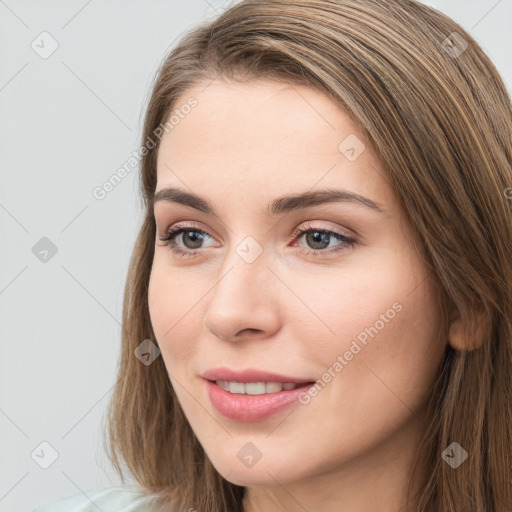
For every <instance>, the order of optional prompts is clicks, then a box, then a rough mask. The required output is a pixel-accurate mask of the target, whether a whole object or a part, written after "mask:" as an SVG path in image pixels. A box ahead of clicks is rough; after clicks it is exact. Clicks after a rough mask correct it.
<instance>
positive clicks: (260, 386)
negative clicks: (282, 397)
mask: <svg viewBox="0 0 512 512" xmlns="http://www.w3.org/2000/svg"><path fill="white" fill-rule="evenodd" d="M215 384H217V385H218V386H220V387H221V388H222V389H224V390H226V391H229V392H230V393H234V394H237V395H265V394H267V393H278V392H279V391H283V390H284V391H289V390H291V389H295V388H296V387H297V384H294V383H293V382H284V383H282V382H246V383H244V382H230V381H227V380H216V381H215Z"/></svg>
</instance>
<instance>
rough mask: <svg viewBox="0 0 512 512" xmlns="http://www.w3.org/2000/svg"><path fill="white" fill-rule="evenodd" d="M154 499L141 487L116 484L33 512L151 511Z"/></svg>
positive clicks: (67, 498) (54, 502) (40, 507)
mask: <svg viewBox="0 0 512 512" xmlns="http://www.w3.org/2000/svg"><path fill="white" fill-rule="evenodd" d="M153 500H154V495H150V494H146V493H145V492H144V491H143V489H142V488H140V487H136V486H116V487H108V488H104V489H95V490H91V491H84V492H83V493H78V494H73V495H71V496H66V497H63V498H61V499H58V500H56V501H52V502H50V503H46V504H44V505H40V506H39V507H37V508H35V509H33V510H32V511H31V512H98V510H101V511H102V512H120V511H122V512H151V508H150V506H151V502H152V501H153Z"/></svg>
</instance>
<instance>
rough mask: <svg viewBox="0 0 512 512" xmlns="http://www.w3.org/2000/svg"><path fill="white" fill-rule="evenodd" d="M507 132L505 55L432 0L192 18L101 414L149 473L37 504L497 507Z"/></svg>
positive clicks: (282, 2) (152, 152)
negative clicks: (501, 59) (488, 48)
mask: <svg viewBox="0 0 512 512" xmlns="http://www.w3.org/2000/svg"><path fill="white" fill-rule="evenodd" d="M511 148H512V106H511V101H510V97H509V96H508V93H507V90H506V87H505V85H504V83H503V81H502V79H501V77H500V76H499V74H498V72H497V70H496V69H495V67H494V65H493V64H492V63H491V61H490V60H489V58H488V57H487V56H486V55H485V53H484V52H483V51H482V49H481V48H480V47H479V46H478V44H477V43H476V42H475V41H474V39H472V38H471V36H470V35H469V34H468V33H466V32H465V31H464V30H463V29H462V28H461V27H460V26H459V25H457V24H456V23H454V22H453V21H452V20H450V19H449V18H447V17H446V16H444V15H442V14H440V13H439V12H437V11H436V10H434V9H431V8H429V7H426V6H424V5H422V4H421V3H417V2H415V1H411V0H391V1H386V2H383V1H381V0H365V1H363V0H336V1H335V0H332V1H331V0H294V1H288V0H269V1H267V0H263V1H262V0H245V1H242V2H241V3H239V4H237V5H235V6H234V7H232V8H231V9H229V10H228V11H226V12H225V13H224V14H222V15H221V16H219V17H218V18H217V19H216V20H214V21H212V22H208V23H205V24H203V25H202V26H200V27H198V28H196V29H195V30H193V31H192V32H190V33H189V34H188V35H186V36H185V37H184V38H183V39H182V40H181V41H180V43H179V44H178V45H177V46H176V48H175V49H174V50H173V51H172V52H171V53H170V55H169V56H168V57H167V58H166V60H165V61H164V63H163V65H162V67H161V69H160V71H159V73H158V76H157V78H156V82H155V84H154V87H153V91H152V95H151V98H150V101H149V105H148V109H147V113H146V119H145V125H144V134H143V145H142V148H141V155H142V157H143V160H142V169H141V171H142V172H141V179H142V180H141V185H142V193H143V198H144V202H145V206H146V218H145V220H144V222H143V225H142V226H141V229H140V232H139V236H138V239H137V241H136V244H135V247H134V251H133V254H132V259H131V266H130V271H129V275H128V279H127V287H126V292H125V303H124V316H123V327H124V329H123V339H122V357H121V362H120V369H119V375H118V380H117V385H116V388H115V393H114V396H113V399H112V402H111V409H110V414H109V430H108V434H109V440H110V448H111V451H110V454H111V458H112V461H113V463H114V465H115V466H116V467H117V469H118V470H119V472H120V473H121V472H122V465H126V468H127V470H128V473H129V474H131V475H133V476H134V477H135V479H136V481H137V483H138V484H139V485H137V486H129V487H125V488H124V487H116V488H111V489H107V490H99V491H97V493H96V494H94V495H89V498H85V497H81V498H80V497H72V498H67V500H61V501H60V502H57V503H55V504H49V505H46V506H45V507H42V508H40V509H38V511H40V512H50V511H58V510H74V508H73V507H76V510H78V509H80V510H87V511H88V510H93V509H94V510H95V509H96V507H98V508H100V509H101V510H103V511H104V512H106V511H107V510H145V511H148V510H149V511H157V510H176V511H178V510H179V511H190V512H191V511H193V510H197V511H201V512H203V511H210V512H214V511H215V512H221V511H222V512H224V511H229V512H232V511H244V512H255V511H263V510H264V511H265V512H275V511H281V510H287V511H304V510H309V511H313V510H315V511H322V512H331V511H339V510H350V511H351V512H367V511H369V510H377V509H378V510H379V511H381V512H392V511H393V512H396V511H399V510H400V511H405V510H407V511H413V510H414V511H416V512H434V511H435V512H437V511H439V510H451V511H454V512H459V511H460V512H466V511H468V510H482V511H483V510H485V511H489V512H490V511H493V512H498V511H499V512H505V511H509V510H510V508H511V507H512V474H511V463H512V431H511V429H510V425H511V424H512V410H511V403H510V397H511V396H512V377H511V376H512V325H511V320H510V319H511V318H512V288H511V282H512V242H511V241H512V223H511V221H510V207H511V203H510V200H509V197H512V193H511V192H512V188H511V187H512V149H511ZM59 507H61V508H59ZM79 507H84V508H79Z"/></svg>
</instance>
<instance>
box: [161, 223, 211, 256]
mask: <svg viewBox="0 0 512 512" xmlns="http://www.w3.org/2000/svg"><path fill="white" fill-rule="evenodd" d="M179 236H181V239H182V243H184V244H185V246H187V245H190V246H189V247H185V249H187V250H183V249H182V248H180V247H179V246H178V245H177V242H176V239H177V238H178V237H179ZM206 238H212V237H210V235H209V234H208V233H206V231H203V230H202V229H198V228H197V227H195V226H192V225H181V224H177V225H176V226H174V227H173V228H171V229H169V230H168V231H167V233H166V234H165V236H164V237H161V238H160V241H162V242H165V244H164V245H167V246H169V247H170V249H171V251H172V252H173V253H174V254H177V255H180V256H195V254H196V253H197V250H198V249H200V248H201V247H200V245H201V243H202V242H203V241H204V240H205V239H206Z"/></svg>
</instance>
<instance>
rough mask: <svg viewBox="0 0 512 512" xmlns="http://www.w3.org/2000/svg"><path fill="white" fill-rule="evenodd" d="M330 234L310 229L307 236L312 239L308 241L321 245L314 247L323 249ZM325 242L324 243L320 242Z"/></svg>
mask: <svg viewBox="0 0 512 512" xmlns="http://www.w3.org/2000/svg"><path fill="white" fill-rule="evenodd" d="M329 236H330V235H329V234H328V233H320V232H319V231H312V232H310V233H309V235H308V237H310V238H312V240H308V243H309V242H311V243H312V245H314V244H317V243H321V247H315V249H324V248H325V247H327V246H328V245H329V241H328V237H329ZM322 240H323V242H326V243H322Z"/></svg>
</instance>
